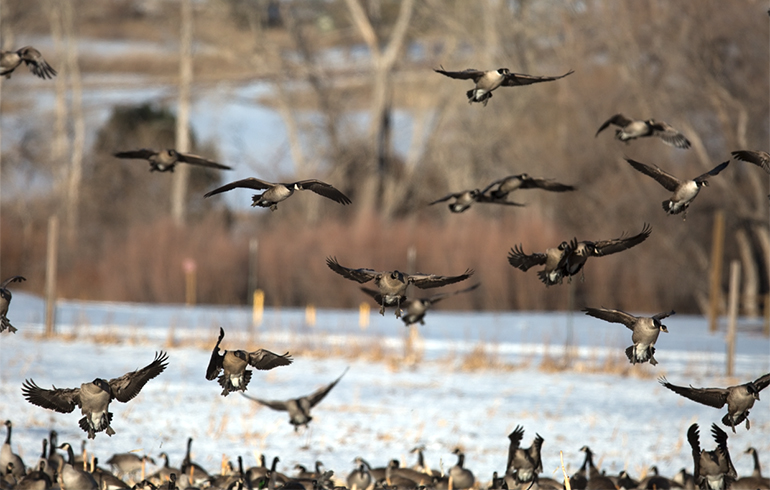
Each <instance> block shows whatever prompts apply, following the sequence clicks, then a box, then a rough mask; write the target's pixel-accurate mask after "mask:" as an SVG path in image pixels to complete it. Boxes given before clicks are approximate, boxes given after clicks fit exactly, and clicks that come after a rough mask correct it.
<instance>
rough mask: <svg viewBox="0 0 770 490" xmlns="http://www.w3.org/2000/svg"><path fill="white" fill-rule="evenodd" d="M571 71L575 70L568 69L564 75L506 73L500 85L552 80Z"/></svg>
mask: <svg viewBox="0 0 770 490" xmlns="http://www.w3.org/2000/svg"><path fill="white" fill-rule="evenodd" d="M573 73H575V70H570V71H568V72H567V73H565V74H564V75H560V76H556V77H548V76H537V75H527V74H525V73H508V74H507V75H506V76H505V80H503V83H502V86H503V87H516V86H519V85H531V84H533V83H540V82H552V81H554V80H558V79H560V78H564V77H566V76H567V75H572V74H573Z"/></svg>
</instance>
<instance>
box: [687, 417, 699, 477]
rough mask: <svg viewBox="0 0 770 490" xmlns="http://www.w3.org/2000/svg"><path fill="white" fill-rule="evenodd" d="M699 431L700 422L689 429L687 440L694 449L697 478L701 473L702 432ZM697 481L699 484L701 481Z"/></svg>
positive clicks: (693, 458) (693, 455)
mask: <svg viewBox="0 0 770 490" xmlns="http://www.w3.org/2000/svg"><path fill="white" fill-rule="evenodd" d="M698 431H699V428H698V424H692V425H691V426H690V428H689V429H687V442H689V443H690V448H691V449H692V460H693V464H694V465H695V468H693V475H694V476H695V478H698V477H699V475H700V434H699V433H698ZM695 483H696V484H699V483H700V482H698V481H696V482H695Z"/></svg>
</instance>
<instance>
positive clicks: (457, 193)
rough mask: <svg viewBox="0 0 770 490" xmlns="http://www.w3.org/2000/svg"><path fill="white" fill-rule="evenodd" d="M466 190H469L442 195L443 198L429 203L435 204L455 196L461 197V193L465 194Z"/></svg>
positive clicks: (430, 204)
mask: <svg viewBox="0 0 770 490" xmlns="http://www.w3.org/2000/svg"><path fill="white" fill-rule="evenodd" d="M466 192H467V191H461V192H452V193H449V194H447V195H446V196H444V197H442V198H441V199H436V200H435V201H433V202H431V203H429V204H428V206H433V205H434V204H438V203H440V202H445V201H448V200H450V199H452V198H453V197H460V196H461V195H463V194H465V193H466Z"/></svg>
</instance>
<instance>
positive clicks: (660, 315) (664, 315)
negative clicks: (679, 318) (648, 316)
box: [652, 310, 676, 321]
mask: <svg viewBox="0 0 770 490" xmlns="http://www.w3.org/2000/svg"><path fill="white" fill-rule="evenodd" d="M671 315H676V312H675V311H674V310H671V311H667V312H665V313H658V314H656V315H654V316H653V317H652V318H653V319H654V320H658V321H661V320H663V319H664V318H668V317H670V316H671Z"/></svg>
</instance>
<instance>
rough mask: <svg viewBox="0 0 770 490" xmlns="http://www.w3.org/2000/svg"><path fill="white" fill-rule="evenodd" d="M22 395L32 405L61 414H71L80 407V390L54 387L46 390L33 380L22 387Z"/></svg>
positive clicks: (25, 382)
mask: <svg viewBox="0 0 770 490" xmlns="http://www.w3.org/2000/svg"><path fill="white" fill-rule="evenodd" d="M21 393H22V394H23V395H24V398H26V399H27V401H28V402H30V403H31V404H33V405H37V406H38V407H43V408H47V409H49V410H55V411H57V412H61V413H70V412H71V411H73V410H75V407H77V406H80V388H56V387H55V386H54V387H53V389H52V390H46V389H44V388H41V387H39V386H38V385H36V384H35V382H34V381H33V380H31V379H25V380H24V383H22V385H21Z"/></svg>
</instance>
